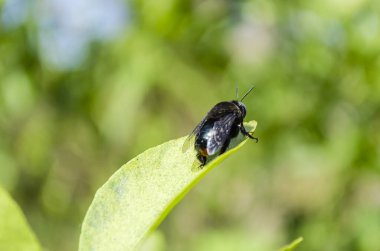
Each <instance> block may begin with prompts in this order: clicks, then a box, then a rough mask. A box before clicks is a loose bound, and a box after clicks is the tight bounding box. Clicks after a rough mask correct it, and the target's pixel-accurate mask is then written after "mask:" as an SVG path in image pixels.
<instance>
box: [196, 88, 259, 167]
mask: <svg viewBox="0 0 380 251" xmlns="http://www.w3.org/2000/svg"><path fill="white" fill-rule="evenodd" d="M252 89H253V87H252V88H251V89H250V90H249V91H248V92H247V93H246V94H245V95H244V96H243V98H242V99H241V101H242V100H243V99H244V98H245V97H246V96H247V94H248V93H249V92H250V91H251V90H252ZM241 101H237V100H232V101H223V102H220V103H218V104H216V105H215V106H214V107H213V108H212V109H211V110H210V111H209V112H208V113H207V115H206V117H205V118H204V119H203V120H202V121H201V122H200V123H199V124H198V125H197V126H196V127H195V129H194V130H193V132H192V133H191V134H190V136H189V137H191V136H195V143H194V148H195V150H196V151H197V158H198V160H199V161H200V162H201V167H203V166H204V165H206V162H207V157H209V156H213V155H216V154H218V155H220V154H223V153H224V152H225V151H226V150H227V148H228V146H229V144H230V141H231V139H232V138H234V137H236V136H237V135H238V134H239V132H241V133H242V134H243V135H244V136H247V137H249V138H251V139H255V140H256V142H257V141H258V138H255V137H253V136H252V135H251V134H249V133H248V132H247V131H246V130H245V128H244V126H243V119H244V117H245V115H246V113H247V112H246V107H245V105H244V104H243V103H242V102H241Z"/></svg>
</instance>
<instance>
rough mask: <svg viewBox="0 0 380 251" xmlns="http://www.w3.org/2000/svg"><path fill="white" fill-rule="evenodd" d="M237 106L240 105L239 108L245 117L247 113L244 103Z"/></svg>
mask: <svg viewBox="0 0 380 251" xmlns="http://www.w3.org/2000/svg"><path fill="white" fill-rule="evenodd" d="M239 107H240V110H241V113H242V115H243V117H245V115H246V114H247V110H246V109H245V105H244V104H240V105H239Z"/></svg>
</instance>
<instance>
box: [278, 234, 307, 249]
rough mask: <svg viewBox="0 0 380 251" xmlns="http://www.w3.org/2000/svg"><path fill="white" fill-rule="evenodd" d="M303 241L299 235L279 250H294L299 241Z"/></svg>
mask: <svg viewBox="0 0 380 251" xmlns="http://www.w3.org/2000/svg"><path fill="white" fill-rule="evenodd" d="M302 241H303V238H302V237H299V238H297V239H296V240H294V241H293V242H292V243H290V244H289V245H287V246H285V247H283V248H282V249H281V250H280V251H292V250H294V249H295V248H296V247H297V246H298V244H300V243H301V242H302Z"/></svg>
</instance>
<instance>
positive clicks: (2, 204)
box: [0, 187, 41, 251]
mask: <svg viewBox="0 0 380 251" xmlns="http://www.w3.org/2000/svg"><path fill="white" fill-rule="evenodd" d="M0 219H1V220H0V250H9V251H16V250H17V251H23V250H25V251H37V250H41V248H40V245H39V244H38V241H37V239H36V237H35V236H34V234H33V232H32V231H31V229H30V227H29V225H28V223H27V222H26V219H25V217H24V215H23V213H22V211H21V209H20V208H19V207H18V206H17V204H16V203H15V202H14V201H13V200H12V198H11V197H10V196H9V195H8V193H7V192H6V191H4V189H3V188H1V187H0Z"/></svg>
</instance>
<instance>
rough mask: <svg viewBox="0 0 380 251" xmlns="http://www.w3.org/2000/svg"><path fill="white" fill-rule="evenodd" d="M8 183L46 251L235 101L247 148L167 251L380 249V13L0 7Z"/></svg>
mask: <svg viewBox="0 0 380 251" xmlns="http://www.w3.org/2000/svg"><path fill="white" fill-rule="evenodd" d="M0 6H1V11H0V12H1V21H0V34H1V36H0V185H1V186H4V187H5V188H6V189H7V190H8V191H9V192H10V193H11V194H12V196H13V197H14V198H15V200H16V201H17V202H18V203H19V204H20V206H21V208H22V209H23V211H24V212H25V214H26V217H27V219H28V221H29V223H30V224H31V226H32V228H33V230H34V231H35V232H36V234H37V236H38V238H39V240H40V241H41V243H42V245H43V246H44V247H45V248H46V249H47V250H57V251H66V250H75V249H77V243H78V239H79V234H80V226H81V222H82V220H83V217H84V214H85V212H86V210H87V208H88V206H89V204H90V202H91V200H92V198H93V196H94V193H95V191H96V190H97V188H98V187H99V186H101V185H102V184H103V183H104V182H105V181H106V180H107V178H108V177H109V176H110V175H111V174H112V173H113V172H114V171H115V170H117V169H118V168H119V167H120V166H121V165H122V164H124V163H125V162H127V161H128V160H129V159H131V158H133V157H134V156H135V155H137V154H138V153H140V152H142V151H144V150H145V149H147V148H149V147H152V146H155V145H158V144H160V143H163V142H165V141H167V140H170V139H173V138H177V137H181V136H183V135H185V134H187V133H189V132H190V131H191V130H192V129H193V127H194V126H195V125H196V124H197V122H199V121H200V120H201V119H202V117H203V116H204V115H205V114H206V112H207V111H208V110H209V109H210V108H211V107H212V106H213V105H214V104H215V103H217V102H219V101H221V100H231V99H233V98H234V97H235V85H236V84H238V85H239V87H240V92H241V93H243V92H245V91H246V90H247V89H248V88H249V87H250V86H251V85H252V84H255V85H256V87H255V89H254V92H253V94H251V95H250V96H249V97H247V98H246V99H245V104H246V105H247V109H248V115H247V118H246V119H247V120H251V119H255V120H257V121H258V123H259V124H258V128H257V130H256V136H258V137H259V138H260V141H259V143H258V144H255V143H254V142H250V143H249V144H246V146H245V147H244V148H243V149H242V150H240V151H239V152H238V153H237V154H235V155H233V156H232V157H230V158H229V159H228V160H227V161H225V162H224V163H223V164H222V165H221V166H219V167H218V168H216V169H215V170H214V171H212V172H211V173H210V174H209V175H207V177H205V178H204V179H203V180H202V182H201V183H200V184H198V185H197V186H196V187H195V189H193V190H192V191H191V192H190V193H189V194H188V196H186V197H185V199H184V200H183V201H182V202H181V203H180V204H179V205H178V206H177V207H176V208H175V209H174V210H173V211H172V213H171V214H170V215H169V216H168V218H167V219H166V220H165V221H164V222H163V223H162V224H161V226H160V227H159V230H160V231H161V233H162V235H161V236H163V238H164V240H162V242H163V243H162V245H163V248H162V249H163V250H222V251H223V250H277V249H278V248H279V247H280V246H282V245H284V244H285V243H287V242H289V241H291V240H293V239H295V238H296V237H298V236H303V237H304V239H305V240H304V242H303V243H302V244H301V245H300V247H299V249H297V250H308V251H310V250H324V251H330V250H331V251H336V250H345V251H350V250H360V251H374V250H380V238H379V236H380V176H379V173H380V143H379V142H380V57H379V55H380V54H379V52H380V16H379V13H380V2H379V1H375V0H372V1H371V0H350V1H343V0H332V1H328V0H321V1H267V0H258V1H227V0H224V1H222V0H219V1H218V0H203V1H201V0H182V1H180V0H156V1H141V0H134V1H123V0H108V1H106V0H99V1H90V0H80V1H79V0H70V1H65V0H50V1H43V0H36V1H29V0H5V1H4V0H3V1H0Z"/></svg>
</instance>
